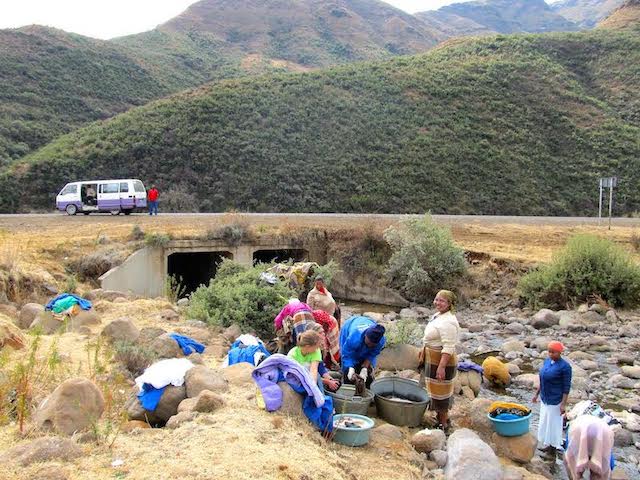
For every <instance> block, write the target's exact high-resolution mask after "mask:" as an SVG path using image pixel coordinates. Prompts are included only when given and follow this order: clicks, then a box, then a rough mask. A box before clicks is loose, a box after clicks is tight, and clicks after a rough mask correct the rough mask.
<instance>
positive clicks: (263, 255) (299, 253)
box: [253, 248, 309, 265]
mask: <svg viewBox="0 0 640 480" xmlns="http://www.w3.org/2000/svg"><path fill="white" fill-rule="evenodd" d="M308 255H309V253H308V252H307V251H306V250H303V249H298V248H285V249H281V250H256V251H255V252H253V264H254V265H255V264H256V263H270V262H288V261H289V260H293V261H294V262H303V261H305V260H307V257H308Z"/></svg>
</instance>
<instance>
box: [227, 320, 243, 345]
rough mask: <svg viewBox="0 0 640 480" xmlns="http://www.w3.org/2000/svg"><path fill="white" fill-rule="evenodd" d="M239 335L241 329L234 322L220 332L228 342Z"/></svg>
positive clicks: (231, 341)
mask: <svg viewBox="0 0 640 480" xmlns="http://www.w3.org/2000/svg"><path fill="white" fill-rule="evenodd" d="M240 335H242V329H241V328H240V326H239V325H238V324H236V323H234V324H233V325H231V326H229V327H227V328H226V329H225V330H224V332H222V336H223V337H224V338H225V339H226V340H227V341H229V343H233V342H235V341H236V338H238V337H239V336H240Z"/></svg>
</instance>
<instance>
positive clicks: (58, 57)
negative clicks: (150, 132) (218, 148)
mask: <svg viewBox="0 0 640 480" xmlns="http://www.w3.org/2000/svg"><path fill="white" fill-rule="evenodd" d="M438 39H439V37H437V35H436V34H434V33H433V32H432V31H430V30H429V28H428V27H427V26H425V25H424V24H423V23H422V22H420V21H419V20H418V19H416V18H415V17H413V16H412V15H409V14H407V13H404V12H402V11H401V10H398V9H396V8H394V7H392V6H390V5H387V4H385V3H383V2H380V1H378V0H252V1H244V0H233V1H231V0H203V1H200V2H198V3H196V4H194V5H192V6H191V7H189V9H188V10H186V11H185V12H184V13H183V14H181V15H179V16H177V17H176V18H174V19H172V20H170V21H169V22H167V23H165V24H164V25H161V26H160V27H158V28H156V29H154V30H152V31H149V32H145V33H141V34H137V35H130V36H127V37H122V38H117V39H114V40H111V41H101V40H95V39H92V38H88V37H83V36H81V35H75V34H70V33H66V32H64V31H61V30H54V29H50V28H45V27H38V26H32V27H25V28H19V29H12V30H0V104H1V108H0V166H2V165H5V164H8V163H10V162H11V161H14V160H16V159H18V158H21V157H23V156H24V155H26V154H29V153H30V152H32V151H34V150H36V149H37V148H39V147H40V146H42V145H44V144H45V143H47V142H49V141H50V140H52V139H54V138H56V137H58V136H59V135H61V134H64V133H67V132H69V131H71V130H73V129H75V128H77V127H79V126H81V125H84V124H86V123H88V122H91V121H95V120H100V119H105V118H109V117H111V116H113V115H115V114H117V113H120V112H123V111H125V110H127V109H129V108H131V107H132V106H136V105H142V104H144V103H147V102H148V101H149V100H152V99H157V98H160V97H163V96H166V95H168V94H170V93H175V92H178V91H180V90H184V89H187V88H190V87H195V86H198V85H201V84H204V83H206V82H209V81H212V80H218V79H223V78H234V77H241V76H247V75H257V74H264V73H270V72H278V71H306V70H310V69H313V68H318V67H324V66H328V65H334V64H341V63H348V62H353V61H358V60H367V59H379V58H389V57H392V56H394V55H398V54H410V53H416V52H420V51H425V50H427V49H429V48H431V47H433V46H434V45H435V44H436V43H437V41H438Z"/></svg>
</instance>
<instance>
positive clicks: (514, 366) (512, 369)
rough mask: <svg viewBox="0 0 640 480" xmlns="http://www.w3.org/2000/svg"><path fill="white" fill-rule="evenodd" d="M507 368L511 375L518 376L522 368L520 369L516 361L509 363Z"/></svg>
mask: <svg viewBox="0 0 640 480" xmlns="http://www.w3.org/2000/svg"><path fill="white" fill-rule="evenodd" d="M507 368H508V369H509V375H511V376H512V377H513V376H516V375H520V373H521V370H520V366H518V364H516V363H507Z"/></svg>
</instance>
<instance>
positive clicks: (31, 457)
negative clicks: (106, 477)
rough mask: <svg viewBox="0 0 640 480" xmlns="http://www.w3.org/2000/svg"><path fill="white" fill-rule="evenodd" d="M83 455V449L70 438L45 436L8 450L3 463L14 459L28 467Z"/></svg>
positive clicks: (64, 460) (3, 456)
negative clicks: (33, 464)
mask: <svg viewBox="0 0 640 480" xmlns="http://www.w3.org/2000/svg"><path fill="white" fill-rule="evenodd" d="M81 455H82V450H81V449H80V447H78V445H76V443H75V442H73V441H72V440H70V439H68V438H60V437H43V438H38V439H36V440H33V441H31V442H29V443H25V444H23V445H18V446H16V447H13V448H11V449H9V450H8V451H6V452H5V453H4V454H3V455H2V456H0V459H2V463H6V462H8V461H13V462H16V463H18V464H19V465H22V466H23V467H27V466H29V465H31V464H32V463H42V462H49V461H57V462H67V461H70V460H74V459H76V458H78V457H80V456H81Z"/></svg>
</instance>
